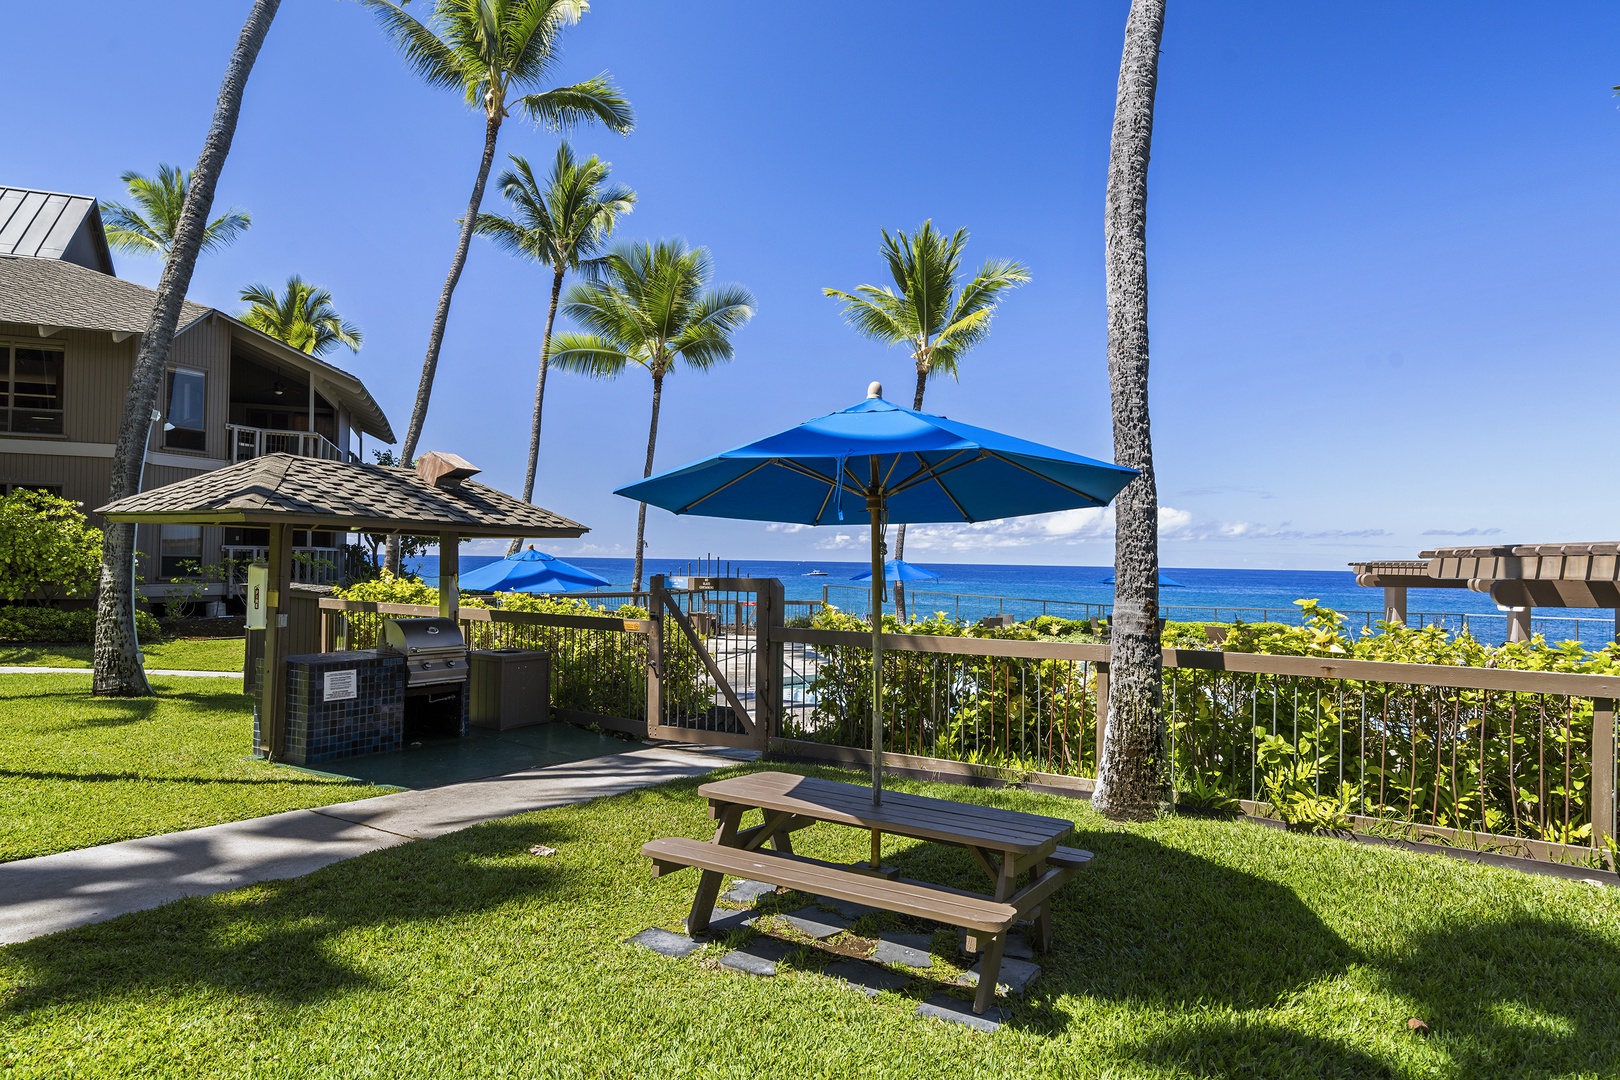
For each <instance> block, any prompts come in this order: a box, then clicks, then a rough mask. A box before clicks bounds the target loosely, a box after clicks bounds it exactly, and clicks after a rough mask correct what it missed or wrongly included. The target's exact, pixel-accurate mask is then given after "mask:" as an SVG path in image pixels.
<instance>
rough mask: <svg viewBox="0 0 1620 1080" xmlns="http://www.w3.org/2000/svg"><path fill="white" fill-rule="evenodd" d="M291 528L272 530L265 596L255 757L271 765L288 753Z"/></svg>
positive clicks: (273, 526) (278, 526)
mask: <svg viewBox="0 0 1620 1080" xmlns="http://www.w3.org/2000/svg"><path fill="white" fill-rule="evenodd" d="M292 547H293V546H292V526H291V525H271V526H270V550H269V559H268V561H269V563H270V587H269V589H268V590H267V595H266V596H265V620H264V659H263V660H262V661H261V663H262V664H263V667H262V668H261V670H260V676H259V742H260V745H258V746H255V747H254V748H253V751H254V753H256V754H263V755H264V756H265V757H267V758H269V759H270V760H271V761H276V760H278V759H279V758H280V757H281V756H282V754H283V753H285V752H286V749H287V746H286V743H287V717H286V711H287V710H286V701H287V687H286V680H285V679H283V678H282V676H281V669H282V663H283V661H285V660H286V659H287V635H286V634H283V633H282V632H281V631H282V629H283V628H284V627H285V626H286V621H287V599H286V589H287V586H288V584H289V583H290V582H291V580H292Z"/></svg>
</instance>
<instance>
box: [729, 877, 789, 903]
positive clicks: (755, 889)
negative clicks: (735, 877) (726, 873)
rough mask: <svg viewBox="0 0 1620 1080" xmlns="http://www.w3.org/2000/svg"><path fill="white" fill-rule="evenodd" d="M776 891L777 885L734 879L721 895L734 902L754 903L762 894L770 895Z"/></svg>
mask: <svg viewBox="0 0 1620 1080" xmlns="http://www.w3.org/2000/svg"><path fill="white" fill-rule="evenodd" d="M775 891H776V886H775V885H771V884H768V883H766V882H763V881H734V882H732V884H731V888H729V889H727V890H726V891H725V893H724V894H723V895H722V896H721V897H720V898H721V899H722V900H730V901H731V902H732V903H733V904H752V903H753V902H754V901H755V900H758V899H759V898H760V897H762V896H769V895H770V894H771V893H773V892H775Z"/></svg>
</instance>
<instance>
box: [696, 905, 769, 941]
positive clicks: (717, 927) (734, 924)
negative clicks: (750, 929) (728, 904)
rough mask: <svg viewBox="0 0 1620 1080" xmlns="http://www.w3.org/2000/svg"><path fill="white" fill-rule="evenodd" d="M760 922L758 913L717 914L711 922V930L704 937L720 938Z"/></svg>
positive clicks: (734, 912)
mask: <svg viewBox="0 0 1620 1080" xmlns="http://www.w3.org/2000/svg"><path fill="white" fill-rule="evenodd" d="M758 921H759V912H757V911H721V912H716V913H715V915H714V917H713V918H711V919H710V920H709V929H708V930H707V931H705V932H704V935H703V936H704V937H720V936H721V935H723V934H729V933H731V931H733V930H740V929H742V928H743V927H745V926H753V925H754V924H755V923H756V922H758Z"/></svg>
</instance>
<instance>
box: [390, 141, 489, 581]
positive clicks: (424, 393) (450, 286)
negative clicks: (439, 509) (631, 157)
mask: <svg viewBox="0 0 1620 1080" xmlns="http://www.w3.org/2000/svg"><path fill="white" fill-rule="evenodd" d="M500 134H501V118H500V116H499V115H495V116H491V117H489V118H488V119H487V120H486V121H485V123H484V156H483V157H482V158H481V159H480V160H479V162H478V179H477V180H475V181H474V182H473V189H472V198H470V199H468V200H467V213H466V214H465V215H464V216H463V217H462V219H461V235H460V237H459V238H458V239H457V240H456V255H455V258H453V259H452V260H451V261H450V273H449V274H447V275H446V276H445V279H444V289H443V290H442V291H440V293H439V306H438V309H437V310H435V311H434V313H433V329H432V330H430V331H428V346H427V355H426V356H424V357H423V358H422V378H421V381H419V382H418V383H417V384H416V404H415V405H413V406H411V423H410V426H409V427H407V428H406V429H405V443H404V445H403V446H402V447H401V448H400V452H399V459H400V464H401V465H405V466H409V465H410V464H411V462H412V461H414V460H415V459H416V444H417V443H418V442H419V441H421V438H422V425H423V424H424V423H425V422H426V421H427V411H428V399H429V398H430V397H432V396H433V376H434V375H435V374H437V373H438V370H439V348H440V346H442V345H443V344H444V327H445V324H446V323H447V322H449V321H450V300H451V299H452V298H453V297H454V296H455V294H456V283H457V282H459V281H460V280H461V271H462V268H463V267H465V266H466V265H467V249H468V248H469V247H470V246H471V245H472V235H473V227H474V226H475V225H477V223H478V210H479V207H481V206H483V205H484V186H485V185H486V184H487V183H489V170H490V168H491V167H493V166H494V164H495V140H496V139H498V138H499V137H500ZM387 566H388V570H389V572H390V573H395V574H397V573H399V536H398V535H397V534H396V535H392V536H390V537H389V538H388V558H387Z"/></svg>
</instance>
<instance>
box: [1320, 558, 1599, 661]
mask: <svg viewBox="0 0 1620 1080" xmlns="http://www.w3.org/2000/svg"><path fill="white" fill-rule="evenodd" d="M1350 569H1351V570H1353V571H1354V572H1355V575H1356V584H1358V585H1366V586H1369V587H1372V588H1382V589H1383V590H1384V617H1385V619H1386V620H1387V621H1389V622H1400V623H1404V622H1405V621H1406V590H1407V589H1409V588H1414V589H1469V590H1471V591H1473V592H1479V593H1485V594H1487V595H1488V596H1490V598H1491V599H1492V600H1494V601H1495V602H1496V604H1497V605H1498V606H1499V607H1502V608H1505V609H1507V612H1508V635H1507V636H1508V640H1509V641H1524V640H1527V639H1528V638H1529V637H1530V613H1531V611H1532V609H1534V608H1538V607H1542V608H1614V609H1615V613H1616V627H1615V629H1616V636H1617V637H1620V543H1615V542H1609V543H1596V544H1496V545H1491V546H1486V547H1449V548H1435V549H1434V550H1432V551H1423V552H1419V555H1418V558H1416V559H1401V560H1385V561H1381V562H1364V563H1351V564H1350Z"/></svg>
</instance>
